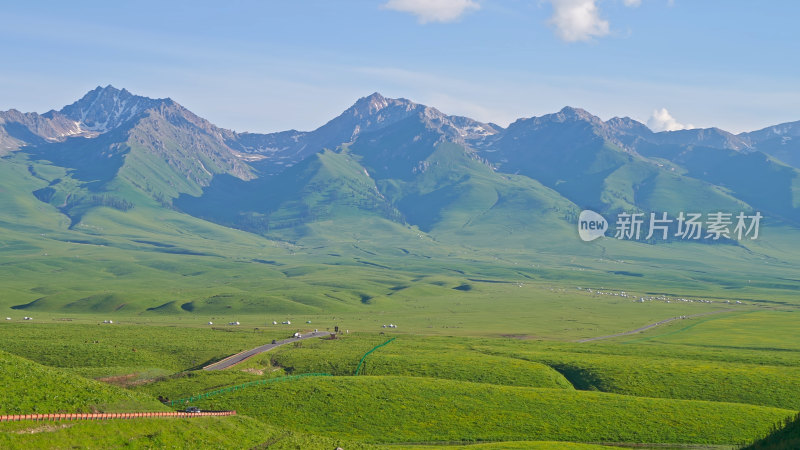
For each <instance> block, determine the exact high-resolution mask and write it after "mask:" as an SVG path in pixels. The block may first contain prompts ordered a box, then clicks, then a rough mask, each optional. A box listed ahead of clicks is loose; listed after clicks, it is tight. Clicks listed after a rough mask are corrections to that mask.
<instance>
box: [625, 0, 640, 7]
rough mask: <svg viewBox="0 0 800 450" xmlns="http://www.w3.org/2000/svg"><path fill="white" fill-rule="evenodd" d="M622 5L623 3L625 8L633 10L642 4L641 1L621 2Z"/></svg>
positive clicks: (628, 0) (629, 0)
mask: <svg viewBox="0 0 800 450" xmlns="http://www.w3.org/2000/svg"><path fill="white" fill-rule="evenodd" d="M622 3H625V6H630V7H632V8H635V7H637V6H639V5H641V4H642V0H622Z"/></svg>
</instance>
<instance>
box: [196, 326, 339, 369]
mask: <svg viewBox="0 0 800 450" xmlns="http://www.w3.org/2000/svg"><path fill="white" fill-rule="evenodd" d="M328 335H330V333H329V332H327V331H316V332H314V333H306V334H304V335H301V336H300V337H297V338H296V337H293V338H289V339H284V340H282V341H277V342H276V343H274V344H266V345H262V346H261V347H256V348H253V349H250V350H245V351H243V352H241V353H237V354H235V355H231V356H229V357H227V358H225V359H223V360H222V361H217V362H215V363H213V364H209V365H207V366H205V367H203V370H222V369H227V368H228V367H231V366H235V365H236V364H239V363H240V362H242V361H244V360H245V359H247V358H250V357H253V356H255V355H258V354H259V353H264V352H266V351H269V350H272V349H273V348H275V347H279V346H281V345H284V344H289V343H292V342H297V341H302V340H303V339H311V338H315V337H322V336H328Z"/></svg>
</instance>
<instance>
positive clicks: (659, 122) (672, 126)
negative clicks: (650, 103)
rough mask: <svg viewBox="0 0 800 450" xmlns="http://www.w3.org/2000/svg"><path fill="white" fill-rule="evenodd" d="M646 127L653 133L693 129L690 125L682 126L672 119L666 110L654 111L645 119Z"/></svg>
mask: <svg viewBox="0 0 800 450" xmlns="http://www.w3.org/2000/svg"><path fill="white" fill-rule="evenodd" d="M647 126H648V127H649V128H650V129H651V130H653V131H656V132H658V131H677V130H687V129H690V128H694V125H692V124H686V125H684V124H682V123H680V122H678V121H677V120H675V118H674V117H672V114H670V113H669V111H667V108H661V109H656V110H655V111H653V115H652V116H650V118H649V119H647Z"/></svg>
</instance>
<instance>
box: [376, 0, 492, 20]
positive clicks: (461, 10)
mask: <svg viewBox="0 0 800 450" xmlns="http://www.w3.org/2000/svg"><path fill="white" fill-rule="evenodd" d="M383 7H384V8H386V9H391V10H394V11H400V12H407V13H411V14H414V15H415V16H417V20H418V21H419V23H428V22H452V21H454V20H457V19H458V18H460V17H461V16H462V15H464V14H465V13H467V12H469V11H473V10H477V9H480V7H481V6H480V5H479V4H478V3H477V2H476V1H474V0H389V1H388V2H386V3H384V4H383Z"/></svg>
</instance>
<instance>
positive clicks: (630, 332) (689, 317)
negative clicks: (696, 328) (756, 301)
mask: <svg viewBox="0 0 800 450" xmlns="http://www.w3.org/2000/svg"><path fill="white" fill-rule="evenodd" d="M731 311H733V310H732V309H724V310H722V311H711V312H705V313H700V314H692V315H690V316H682V317H671V318H669V319H664V320H662V321H660V322H656V323H651V324H650V325H645V326H643V327H641V328H637V329H635V330H631V331H626V332H624V333H617V334H610V335H608V336H600V337H593V338H588V339H581V340H579V341H577V342H591V341H599V340H602V339H611V338H615V337H620V336H627V335H629V334H636V333H641V332H642V331H645V330H649V329H650V328H653V327H657V326H659V325H664V324H665V323H669V322H672V321H673V320H681V318H684V319H691V318H693V317H702V316H710V315H711V314H720V313H725V312H731Z"/></svg>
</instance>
